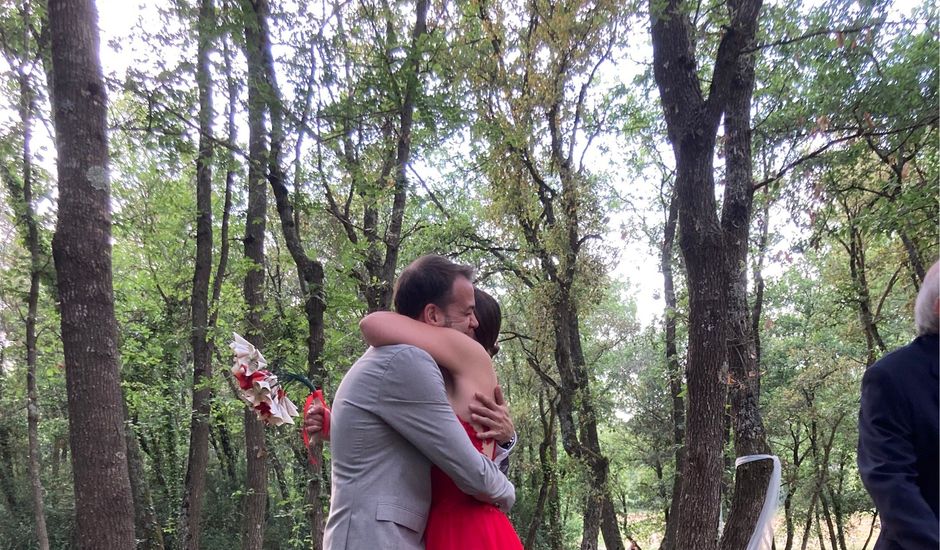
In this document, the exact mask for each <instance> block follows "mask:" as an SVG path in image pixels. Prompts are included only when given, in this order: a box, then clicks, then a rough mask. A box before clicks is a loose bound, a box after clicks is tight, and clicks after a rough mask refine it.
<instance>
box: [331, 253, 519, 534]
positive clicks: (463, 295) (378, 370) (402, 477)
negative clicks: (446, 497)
mask: <svg viewBox="0 0 940 550" xmlns="http://www.w3.org/2000/svg"><path fill="white" fill-rule="evenodd" d="M472 277H473V271H472V269H471V268H469V267H466V266H461V265H457V264H454V263H453V262H451V261H449V260H447V259H445V258H442V257H440V256H423V257H421V258H419V259H418V260H415V262H413V263H412V264H411V265H409V266H408V267H407V268H405V270H404V271H403V272H402V274H401V277H399V279H398V282H397V283H396V286H395V297H394V302H395V309H396V310H397V311H398V312H399V313H402V314H403V315H408V316H409V317H412V318H414V319H417V320H419V321H422V322H426V323H429V324H435V325H438V326H446V327H450V328H454V329H455V330H460V331H462V332H464V333H466V334H468V335H471V336H472V334H473V329H474V328H475V327H476V326H477V321H476V317H475V316H474V310H473V308H474V296H473V284H472V282H471V281H472ZM330 422H331V429H330V431H331V433H332V437H331V445H332V464H333V471H332V498H331V502H330V515H329V518H328V519H327V523H326V529H325V531H324V539H323V546H324V548H325V549H326V550H359V549H361V550H375V549H383V550H384V549H404V550H422V549H423V548H424V543H423V541H422V536H423V533H424V527H425V525H426V523H427V515H428V508H429V506H430V503H431V477H430V467H431V465H432V464H434V465H436V466H437V467H439V468H440V469H441V470H443V471H444V472H445V473H446V474H447V475H448V476H450V478H451V479H453V481H454V483H456V484H457V486H458V487H460V489H461V490H463V491H464V492H465V493H467V494H469V495H472V496H474V497H476V498H478V499H479V500H481V501H485V502H490V503H493V504H495V505H497V506H499V507H500V508H502V509H503V510H508V509H509V508H510V507H511V506H512V504H513V503H514V501H515V489H514V487H513V485H512V483H510V482H509V480H508V479H506V476H505V475H503V474H502V473H501V472H500V471H499V469H498V468H497V466H496V465H495V464H494V463H493V462H492V461H491V460H489V459H488V458H486V457H485V456H483V455H482V454H480V452H478V451H477V450H476V449H475V448H474V447H473V444H472V443H471V442H470V439H469V438H468V437H467V433H466V431H465V430H464V429H463V427H462V426H461V425H460V423H459V421H458V420H457V416H456V415H455V414H454V411H453V409H452V408H451V406H450V403H449V402H448V400H447V394H446V391H445V386H444V379H443V376H442V374H441V371H440V369H439V368H438V366H437V364H436V363H435V362H434V360H433V359H431V357H430V356H429V355H428V354H427V353H426V352H424V351H423V350H421V349H418V348H416V347H413V346H405V345H396V346H383V347H380V348H370V349H369V350H368V351H366V353H365V354H364V355H363V356H362V357H360V358H359V360H358V361H356V363H355V364H354V365H353V366H352V367H351V368H350V369H349V372H348V373H346V376H345V377H344V378H343V381H342V383H340V385H339V388H338V389H337V391H336V397H335V399H334V402H333V410H332V415H331V421H330Z"/></svg>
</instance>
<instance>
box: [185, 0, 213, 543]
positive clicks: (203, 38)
mask: <svg viewBox="0 0 940 550" xmlns="http://www.w3.org/2000/svg"><path fill="white" fill-rule="evenodd" d="M212 4H213V3H212V0H200V2H199V17H198V19H197V23H196V27H197V29H196V33H197V36H198V38H197V41H198V46H197V53H196V85H197V86H198V88H199V153H198V155H197V157H196V266H195V270H194V272H193V291H192V303H191V306H190V307H191V310H192V335H191V337H192V346H193V405H192V411H193V412H192V421H191V423H190V428H189V429H190V432H189V460H188V461H187V462H186V480H185V487H184V489H183V504H182V508H181V511H180V523H179V540H180V547H182V548H185V549H187V550H196V549H198V548H199V546H200V544H199V541H200V536H201V533H202V529H201V525H200V522H201V520H202V503H203V500H204V493H205V487H206V464H207V462H208V459H209V414H210V410H209V407H210V400H211V397H212V396H211V387H210V385H209V382H210V380H211V378H212V356H211V355H210V353H211V349H210V347H209V338H208V329H209V277H210V274H211V272H212V166H211V163H212V153H213V144H212V118H213V110H212V74H211V71H210V63H209V53H210V49H211V47H212V33H213V29H214V28H215V25H214V21H215V19H214V17H213V13H212V12H213V5H212Z"/></svg>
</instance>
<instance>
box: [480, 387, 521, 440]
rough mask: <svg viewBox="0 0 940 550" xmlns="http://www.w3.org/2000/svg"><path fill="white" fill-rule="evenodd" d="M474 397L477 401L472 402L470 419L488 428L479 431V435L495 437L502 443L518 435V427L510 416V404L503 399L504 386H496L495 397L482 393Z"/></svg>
mask: <svg viewBox="0 0 940 550" xmlns="http://www.w3.org/2000/svg"><path fill="white" fill-rule="evenodd" d="M473 397H474V399H476V401H474V402H471V403H470V420H471V421H472V422H475V423H476V424H479V425H480V426H483V429H484V430H486V431H483V432H480V433H478V434H477V437H479V438H480V439H493V440H496V442H497V443H501V444H502V443H508V442H509V441H511V440H512V438H513V437H514V436H515V435H516V427H515V426H513V424H512V418H510V417H509V406H508V405H506V401H505V399H503V390H502V388H500V387H499V386H496V390H495V391H494V392H493V397H490V396H488V395H483V394H482V393H476V394H475V395H474V396H473ZM494 398H495V399H494Z"/></svg>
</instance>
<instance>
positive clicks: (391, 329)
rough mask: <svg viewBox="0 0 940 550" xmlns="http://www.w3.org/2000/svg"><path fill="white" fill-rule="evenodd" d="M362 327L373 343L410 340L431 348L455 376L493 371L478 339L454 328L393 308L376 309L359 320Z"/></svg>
mask: <svg viewBox="0 0 940 550" xmlns="http://www.w3.org/2000/svg"><path fill="white" fill-rule="evenodd" d="M359 330H361V331H362V335H363V336H364V337H365V340H366V342H367V343H368V344H369V345H370V346H388V345H392V344H408V345H411V346H415V347H417V348H421V349H423V350H424V351H426V352H428V355H430V356H431V357H432V358H433V359H434V361H436V362H437V364H439V365H440V366H442V367H444V368H445V369H447V370H448V371H449V372H450V373H451V374H453V375H454V376H461V375H466V374H469V373H471V372H479V370H478V369H481V368H485V369H486V372H493V363H492V361H491V360H490V356H489V354H488V353H486V350H484V349H483V346H481V345H480V344H479V343H478V342H477V341H476V340H474V339H473V338H470V337H469V336H467V335H466V334H464V333H462V332H459V331H456V330H454V329H450V328H445V327H436V326H433V325H429V324H427V323H422V322H421V321H416V320H414V319H412V318H410V317H406V316H404V315H399V314H398V313H393V312H391V311H376V312H375V313H370V314H369V315H366V316H365V317H364V318H363V319H362V320H361V321H359Z"/></svg>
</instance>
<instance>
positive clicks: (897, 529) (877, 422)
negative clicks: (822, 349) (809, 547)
mask: <svg viewBox="0 0 940 550" xmlns="http://www.w3.org/2000/svg"><path fill="white" fill-rule="evenodd" d="M938 355H940V339H938V337H937V335H936V334H932V335H927V336H920V337H918V338H917V339H916V340H914V341H913V342H911V343H910V344H908V345H907V346H904V347H903V348H900V349H898V350H896V351H894V352H892V353H889V354H888V355H886V356H885V357H884V358H882V359H881V360H880V361H878V362H877V363H875V364H874V365H872V366H871V367H870V368H869V369H868V370H867V371H866V372H865V377H864V378H863V379H862V400H861V410H860V412H859V416H858V471H859V473H860V474H861V476H862V481H863V482H864V484H865V488H866V489H868V492H869V493H870V494H871V497H872V499H873V500H874V501H875V507H876V508H877V509H878V513H879V514H880V515H881V536H880V537H878V542H877V543H875V550H896V549H903V550H921V549H923V550H937V548H938V546H940V540H938V539H940V537H938V531H940V528H938V525H940V523H938V521H940V520H938V513H937V510H938V484H940V479H938V476H940V459H938V446H940V430H938V411H940V404H938V395H937V394H938V374H937V371H938V363H940V358H938Z"/></svg>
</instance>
